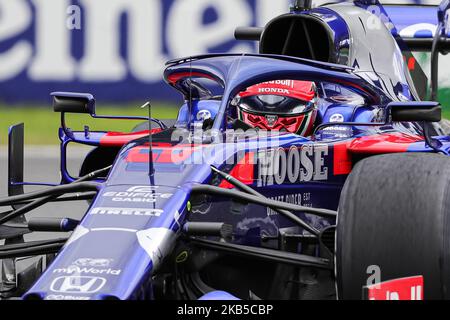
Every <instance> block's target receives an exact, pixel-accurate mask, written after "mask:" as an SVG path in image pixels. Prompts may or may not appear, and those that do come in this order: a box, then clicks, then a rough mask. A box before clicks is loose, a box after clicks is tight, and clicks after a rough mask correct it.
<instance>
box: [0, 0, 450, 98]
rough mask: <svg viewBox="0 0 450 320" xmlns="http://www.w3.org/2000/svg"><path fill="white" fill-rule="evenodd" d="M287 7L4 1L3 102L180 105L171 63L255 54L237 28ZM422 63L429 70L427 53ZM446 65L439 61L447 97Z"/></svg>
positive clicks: (256, 0)
mask: <svg viewBox="0 0 450 320" xmlns="http://www.w3.org/2000/svg"><path fill="white" fill-rule="evenodd" d="M290 2H291V1H289V0H0V103H7V104H11V105H13V104H14V103H21V104H23V103H33V104H42V103H48V102H49V92H51V91H78V92H91V93H93V94H94V95H95V97H96V98H97V100H98V101H101V102H109V103H110V102H117V103H122V102H127V101H139V100H143V99H152V100H171V101H175V100H177V99H179V98H180V97H179V95H178V94H177V93H176V92H175V91H174V90H173V89H171V88H169V87H168V86H167V85H166V84H164V83H163V81H162V70H163V69H164V63H165V62H166V61H167V60H169V59H172V58H176V57H184V56H189V55H194V54H201V53H208V52H209V53H213V52H256V49H257V44H256V43H252V42H237V41H235V40H234V38H233V35H234V29H235V28H236V27H237V26H264V25H265V24H266V23H267V22H268V21H269V20H270V19H272V18H273V17H275V16H277V15H279V14H281V13H285V12H288V10H289V5H290ZM313 3H314V5H317V4H318V3H319V2H317V1H313ZM418 58H419V61H420V62H421V64H422V65H423V67H424V69H425V70H426V71H427V70H429V56H427V55H426V54H420V55H419V56H418ZM449 62H450V56H442V57H441V59H440V66H441V68H440V69H441V72H440V85H441V86H442V87H443V88H444V89H443V90H444V91H442V90H441V98H443V99H444V100H445V99H448V97H449V94H448V93H450V89H445V88H450V76H449V74H448V72H446V71H445V70H446V68H445V66H446V65H448V63H449ZM428 74H429V73H428ZM447 92H448V93H447Z"/></svg>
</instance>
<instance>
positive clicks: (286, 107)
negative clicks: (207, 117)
mask: <svg viewBox="0 0 450 320" xmlns="http://www.w3.org/2000/svg"><path fill="white" fill-rule="evenodd" d="M236 105H237V114H238V118H239V120H241V121H243V122H245V123H247V124H249V125H251V126H253V127H255V128H260V129H264V130H275V131H287V132H291V133H296V134H299V135H301V136H309V135H311V133H312V130H313V126H314V122H315V120H316V116H317V89H316V85H315V83H314V82H311V81H299V80H276V81H268V82H263V83H259V84H256V85H253V86H251V87H248V88H247V89H246V90H245V91H242V92H241V93H239V95H238V99H237V103H236Z"/></svg>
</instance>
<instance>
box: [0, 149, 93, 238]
mask: <svg viewBox="0 0 450 320" xmlns="http://www.w3.org/2000/svg"><path fill="white" fill-rule="evenodd" d="M89 150H90V148H89V147H76V148H73V149H71V150H69V154H68V168H69V172H70V173H71V174H72V175H73V176H76V173H78V171H79V168H80V166H81V163H82V160H83V159H84V156H85V155H86V154H87V152H89ZM7 179H8V152H7V149H6V148H5V147H1V148H0V197H6V196H7V195H8V193H7ZM24 180H25V181H27V182H46V183H59V181H60V174H59V148H58V147H57V146H31V147H27V146H26V147H25V163H24ZM41 188H47V187H31V186H27V187H25V192H30V191H34V190H38V189H41ZM87 208H88V204H87V202H86V201H71V202H66V203H48V204H45V205H44V206H42V207H40V208H37V209H35V210H33V211H31V212H30V213H28V214H27V215H26V216H27V217H29V216H31V215H32V216H34V217H67V218H75V219H80V218H81V217H82V216H83V214H84V213H85V212H86V209H87ZM2 209H6V208H5V207H3V208H2ZM2 211H4V210H2ZM63 235H64V234H63V233H53V234H52V233H33V234H29V235H27V236H26V238H25V239H26V240H40V239H49V238H53V237H55V236H56V237H61V236H63Z"/></svg>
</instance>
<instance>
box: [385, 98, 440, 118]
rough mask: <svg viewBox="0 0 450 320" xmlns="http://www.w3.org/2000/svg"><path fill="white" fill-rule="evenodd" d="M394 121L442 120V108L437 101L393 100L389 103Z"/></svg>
mask: <svg viewBox="0 0 450 320" xmlns="http://www.w3.org/2000/svg"><path fill="white" fill-rule="evenodd" d="M388 110H390V114H391V119H392V121H405V122H408V121H425V122H439V121H441V114H442V109H441V105H440V104H439V102H435V101H407V102H391V103H389V104H388Z"/></svg>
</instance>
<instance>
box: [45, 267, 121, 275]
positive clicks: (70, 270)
mask: <svg viewBox="0 0 450 320" xmlns="http://www.w3.org/2000/svg"><path fill="white" fill-rule="evenodd" d="M121 272H122V270H120V269H112V268H94V267H79V266H75V265H72V266H69V267H67V268H55V269H53V273H62V274H78V275H79V274H95V275H97V274H110V275H114V276H118V275H120V273H121Z"/></svg>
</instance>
